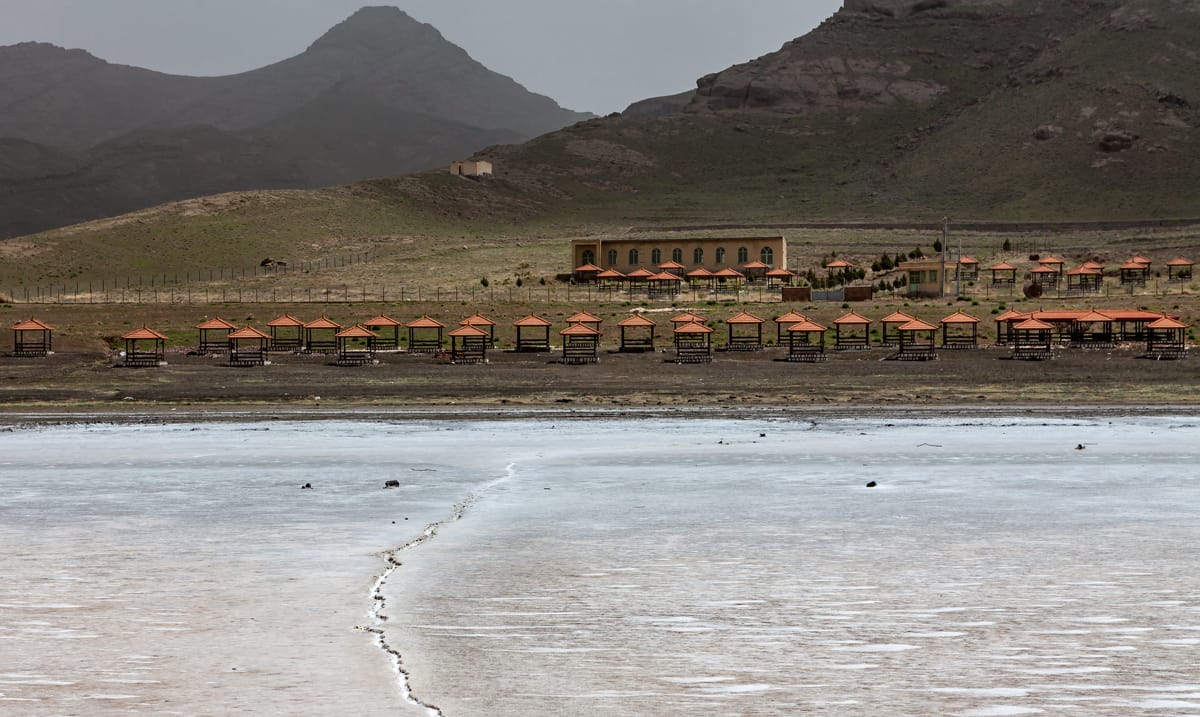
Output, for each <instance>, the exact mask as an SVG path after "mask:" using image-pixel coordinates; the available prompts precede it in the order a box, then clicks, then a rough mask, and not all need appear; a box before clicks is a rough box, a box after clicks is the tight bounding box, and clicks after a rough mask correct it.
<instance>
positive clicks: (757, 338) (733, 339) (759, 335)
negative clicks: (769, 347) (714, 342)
mask: <svg viewBox="0 0 1200 717" xmlns="http://www.w3.org/2000/svg"><path fill="white" fill-rule="evenodd" d="M764 323H766V322H765V321H763V320H762V319H760V318H758V317H757V316H755V315H754V314H751V313H748V312H745V311H743V312H741V313H739V314H736V315H734V316H730V317H729V318H728V319H725V325H726V326H727V327H729V343H728V344H726V346H725V348H726V349H728V350H729V351H762V350H763V324H764Z"/></svg>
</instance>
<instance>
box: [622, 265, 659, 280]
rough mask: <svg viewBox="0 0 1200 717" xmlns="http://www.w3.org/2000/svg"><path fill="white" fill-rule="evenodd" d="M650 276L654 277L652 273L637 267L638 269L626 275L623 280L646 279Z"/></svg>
mask: <svg viewBox="0 0 1200 717" xmlns="http://www.w3.org/2000/svg"><path fill="white" fill-rule="evenodd" d="M651 276H654V272H652V271H650V270H649V269H645V268H641V267H639V268H637V269H634V270H633V271H631V272H629V273H628V274H626V275H625V278H626V279H646V278H648V277H651Z"/></svg>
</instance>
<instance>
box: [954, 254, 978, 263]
mask: <svg viewBox="0 0 1200 717" xmlns="http://www.w3.org/2000/svg"><path fill="white" fill-rule="evenodd" d="M958 263H959V264H978V263H979V260H978V259H976V258H975V257H973V256H962V257H959V259H958Z"/></svg>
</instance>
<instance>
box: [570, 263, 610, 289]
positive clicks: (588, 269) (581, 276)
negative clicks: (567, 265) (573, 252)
mask: <svg viewBox="0 0 1200 717" xmlns="http://www.w3.org/2000/svg"><path fill="white" fill-rule="evenodd" d="M602 271H604V270H603V269H601V268H600V267H598V266H596V265H595V264H591V263H588V264H584V265H583V266H577V267H575V271H574V272H573V273H574V274H575V281H577V282H579V283H580V284H586V283H588V282H592V281H595V280H596V276H597V275H598V274H599V273H600V272H602Z"/></svg>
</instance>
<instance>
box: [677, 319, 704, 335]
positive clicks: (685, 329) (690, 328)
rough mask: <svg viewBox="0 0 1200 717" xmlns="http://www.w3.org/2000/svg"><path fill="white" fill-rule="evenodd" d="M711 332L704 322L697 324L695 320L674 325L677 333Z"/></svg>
mask: <svg viewBox="0 0 1200 717" xmlns="http://www.w3.org/2000/svg"><path fill="white" fill-rule="evenodd" d="M712 332H713V330H712V329H711V328H709V327H707V326H705V325H704V324H697V323H696V322H695V321H693V322H691V323H687V324H684V325H683V326H677V327H675V333H677V334H711V333H712Z"/></svg>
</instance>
